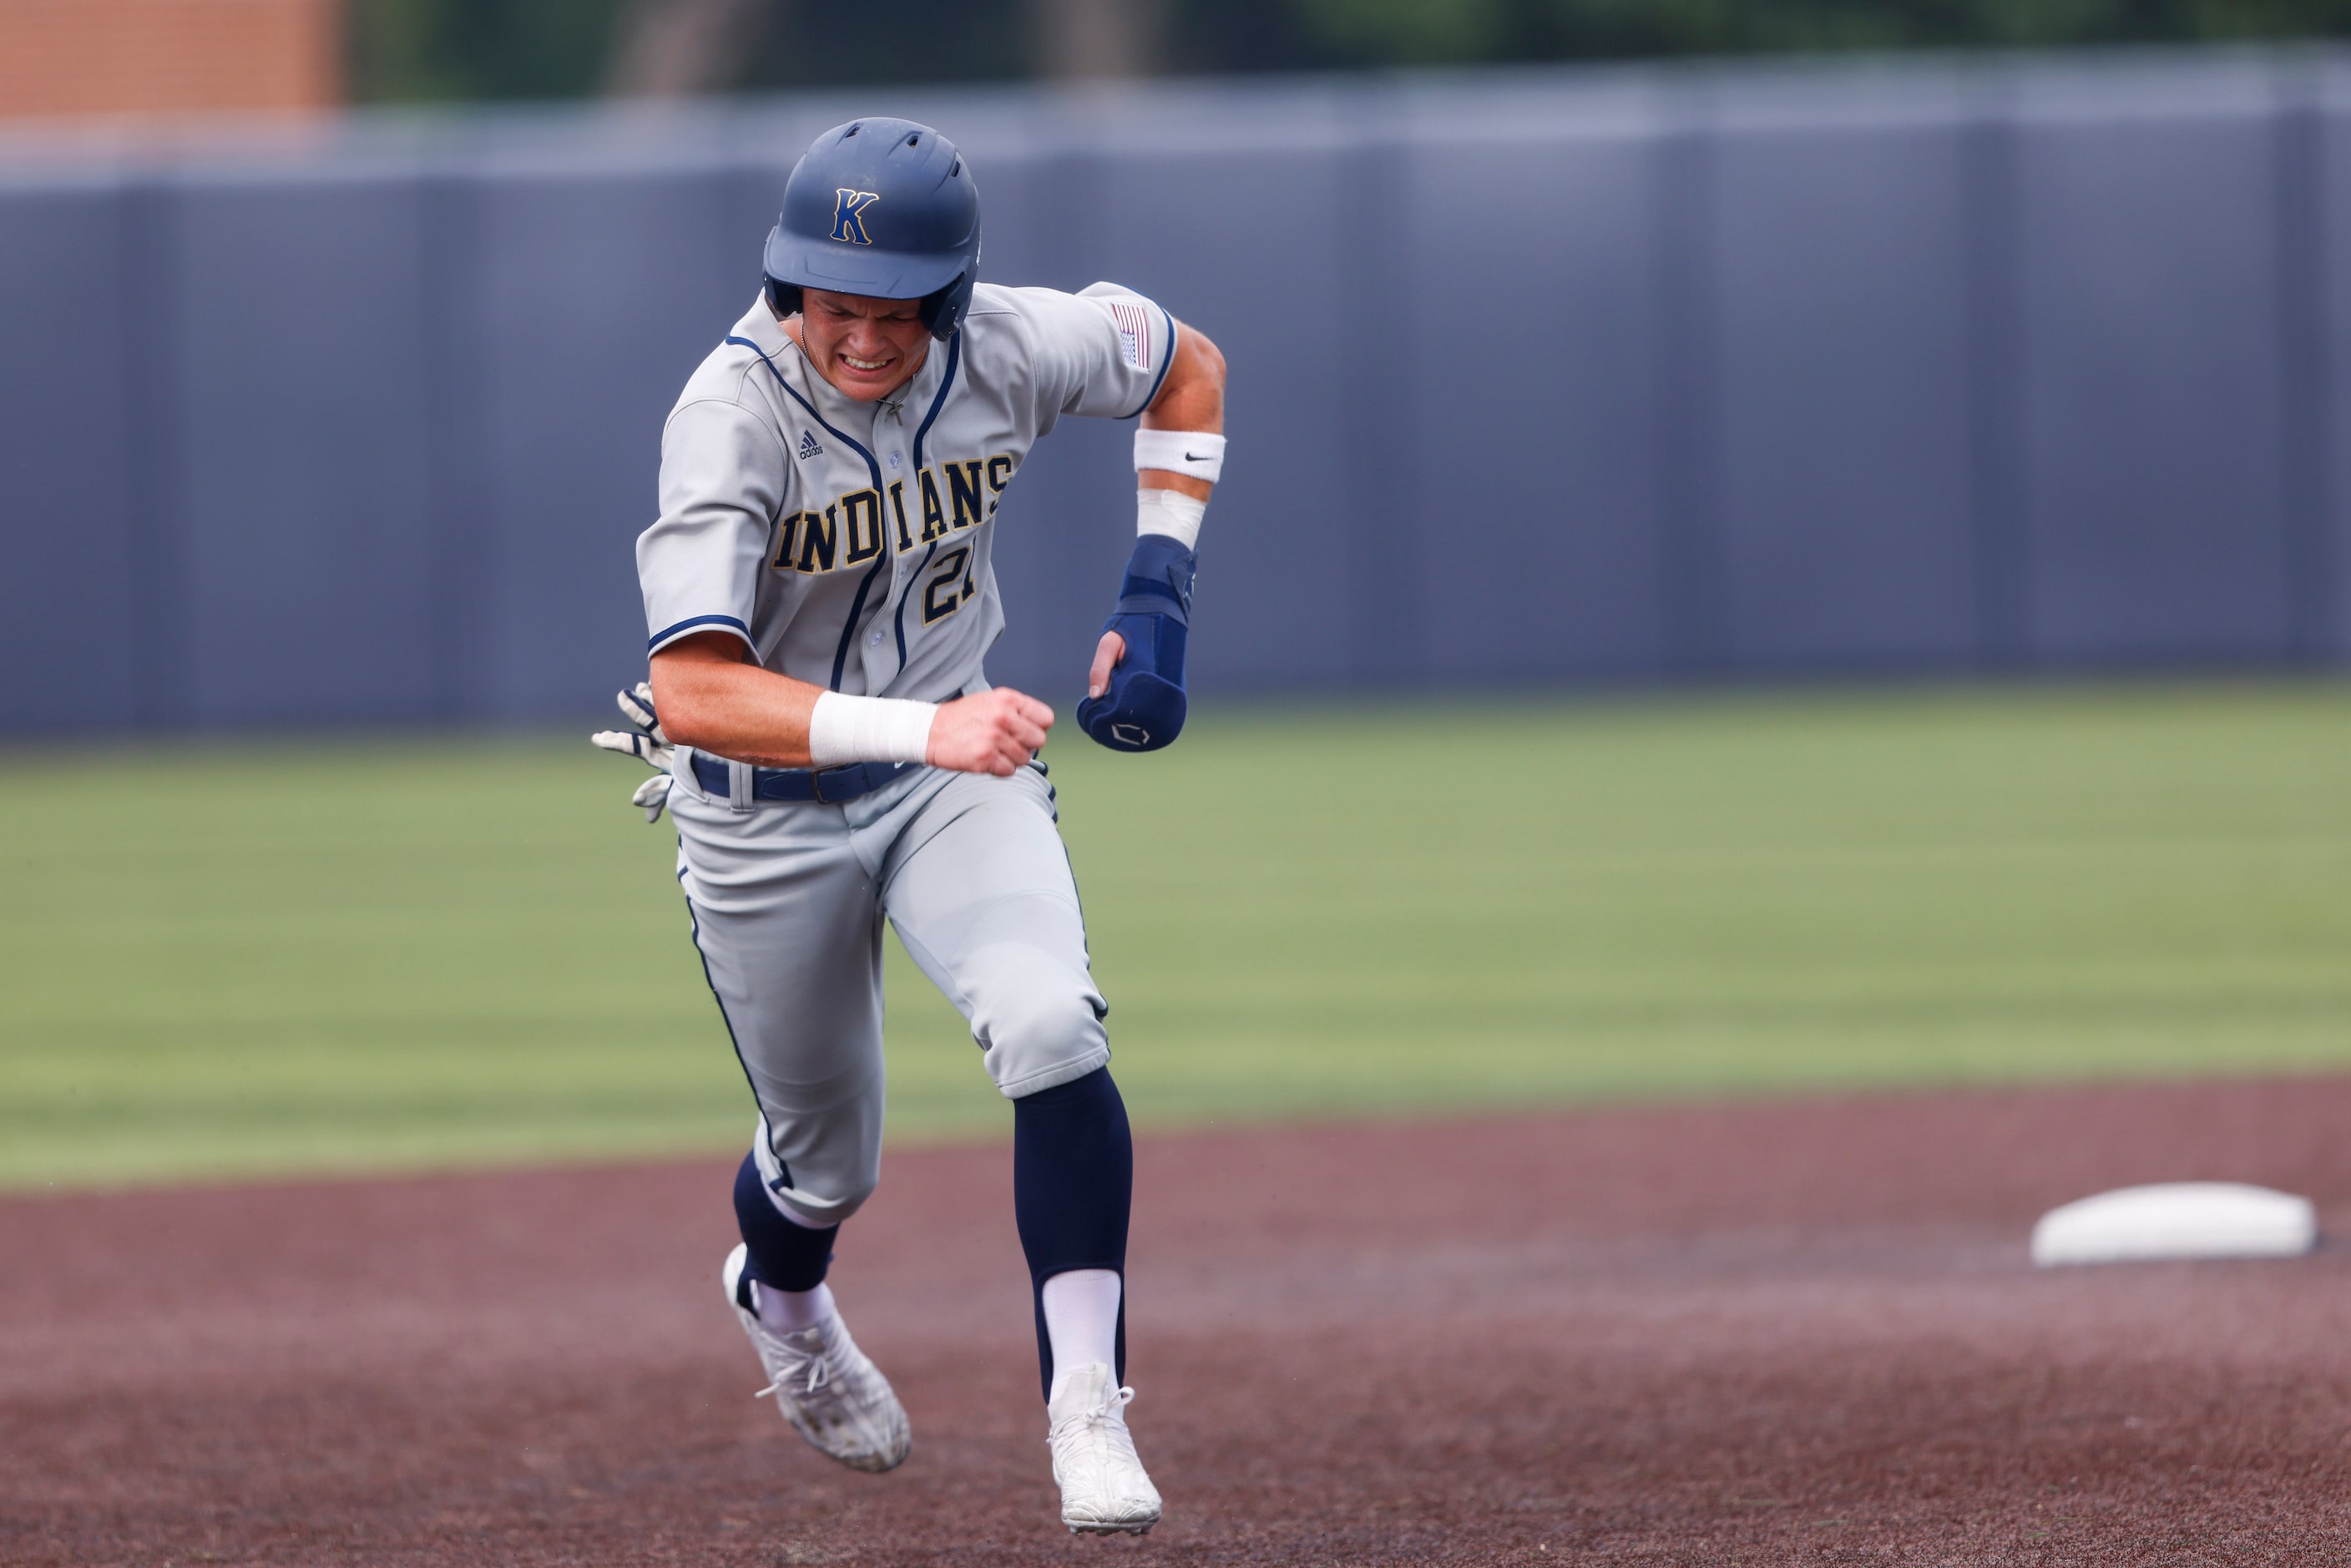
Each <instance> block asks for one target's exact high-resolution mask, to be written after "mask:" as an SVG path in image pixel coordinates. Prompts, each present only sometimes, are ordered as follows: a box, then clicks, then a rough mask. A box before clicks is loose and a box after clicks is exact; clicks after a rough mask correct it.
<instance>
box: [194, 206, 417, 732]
mask: <svg viewBox="0 0 2351 1568" xmlns="http://www.w3.org/2000/svg"><path fill="white" fill-rule="evenodd" d="M171 194H172V200H171V210H170V218H169V225H168V227H169V235H170V240H169V245H170V254H169V261H168V264H167V265H166V267H164V269H163V270H162V273H161V275H160V277H159V278H158V284H159V286H160V287H162V288H164V289H165V290H167V291H168V294H169V297H170V298H169V300H168V303H167V304H166V305H165V307H164V311H165V315H166V318H167V319H169V320H170V322H171V323H172V333H171V338H170V340H169V341H168V343H167V344H165V345H162V349H163V351H162V354H161V356H160V363H159V371H160V373H161V374H162V375H163V376H164V377H165V378H166V382H165V384H166V386H167V387H168V388H169V389H170V394H171V395H170V402H171V404H172V408H171V413H172V418H173V422H174V423H175V425H176V427H177V436H176V446H177V452H176V454H175V455H176V459H177V461H176V463H175V465H174V472H173V475H172V480H171V483H170V491H171V493H170V494H168V495H167V496H166V497H164V501H163V506H164V511H165V515H166V516H168V517H170V519H171V526H172V528H173V530H174V531H175V533H176V535H177V538H176V540H175V541H174V546H173V549H172V557H173V559H174V560H175V563H176V566H177V569H178V574H177V578H176V580H175V582H174V583H173V584H172V591H173V592H174V593H175V595H176V597H177V599H178V601H179V612H178V614H179V620H180V624H181V627H182V638H183V640H182V644H181V650H180V660H181V664H180V667H179V669H178V670H177V671H176V672H175V673H173V674H172V675H171V677H170V678H171V680H172V692H173V697H174V699H175V700H176V701H178V702H180V703H183V704H184V705H185V706H184V712H185V715H186V716H187V717H188V718H189V719H190V720H192V721H193V722H194V723H197V724H204V725H211V724H223V725H252V724H275V723H284V722H289V721H294V722H318V721H333V722H343V721H360V722H375V721H386V720H414V719H421V718H424V717H428V716H431V714H432V711H433V700H432V698H433V692H432V671H433V668H434V646H433V643H434V629H435V622H434V605H433V600H434V590H435V585H436V580H437V577H438V570H439V563H438V562H437V561H436V560H435V559H434V536H433V532H432V530H431V529H430V528H429V527H425V526H422V525H423V520H424V519H425V518H426V517H429V515H430V513H429V501H430V497H431V490H430V486H429V479H428V469H427V466H426V454H427V447H426V442H425V431H426V421H425V405H426V402H427V401H428V398H429V397H430V395H431V389H430V388H429V387H428V385H427V383H426V377H425V371H426V364H427V360H426V356H425V354H424V351H423V338H422V335H421V334H420V333H419V331H418V330H417V323H418V322H419V320H420V319H422V317H423V308H424V295H423V269H422V267H421V265H420V264H421V261H422V257H423V193H422V190H421V187H420V185H419V183H418V182H417V181H416V180H415V179H414V177H413V175H402V174H392V175H387V176H383V177H375V176H372V175H359V176H341V175H339V174H337V173H332V172H330V173H328V174H326V175H324V176H323V177H321V176H317V175H310V174H307V173H306V174H288V175H283V176H271V177H264V178H258V179H251V178H223V179H219V180H212V179H195V180H190V181H187V182H184V183H181V184H179V185H178V186H177V187H176V188H175V189H173V190H172V193H171Z"/></svg>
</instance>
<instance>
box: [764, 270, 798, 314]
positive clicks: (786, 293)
mask: <svg viewBox="0 0 2351 1568" xmlns="http://www.w3.org/2000/svg"><path fill="white" fill-rule="evenodd" d="M799 308H800V286H799V284H797V283H786V282H785V281H784V280H783V279H782V278H780V277H770V278H769V279H768V309H770V310H772V311H774V312H775V313H776V315H777V316H778V318H781V317H785V316H797V315H798V314H799Z"/></svg>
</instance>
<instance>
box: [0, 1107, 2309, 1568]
mask: <svg viewBox="0 0 2351 1568" xmlns="http://www.w3.org/2000/svg"><path fill="white" fill-rule="evenodd" d="M2346 1130H2351V1080H2325V1081H2301V1082H2272V1083H2245V1084H2228V1085H2201V1086H2194V1087H2166V1088H2130V1089H2096V1090H2078V1091H2066V1092H2034V1093H2025V1092H2013V1093H2011V1092H1984V1093H1969V1094H1958V1095H1939V1096H1934V1097H1911V1098H1889V1099H1865V1100H1864V1099H1855V1100H1843V1101H1835V1102H1812V1103H1782V1104H1775V1105H1766V1106H1743V1107H1728V1108H1699V1109H1677V1110H1645V1111H1626V1112H1615V1113H1589V1114H1573V1115H1559V1114H1552V1115H1541V1116H1528V1117H1520V1118H1510V1119H1497V1120H1485V1121H1455V1122H1440V1123H1427V1124H1412V1125H1373V1126H1346V1127H1319V1128H1313V1129H1308V1130H1297V1129H1290V1130H1279V1131H1276V1130H1252V1131H1249V1132H1246V1133H1236V1134H1228V1135H1220V1134H1207V1135H1195V1136H1186V1137H1167V1138H1156V1139H1151V1140H1147V1141H1145V1142H1144V1145H1143V1146H1142V1148H1141V1150H1140V1151H1139V1156H1138V1157H1139V1169H1138V1180H1137V1186H1138V1192H1139V1197H1138V1212H1137V1216H1136V1227H1135V1235H1136V1245H1135V1250H1134V1260H1133V1290H1132V1293H1133V1304H1132V1309H1131V1324H1132V1331H1133V1338H1134V1364H1133V1365H1132V1366H1131V1367H1130V1368H1129V1380H1130V1381H1131V1382H1132V1383H1134V1385H1135V1386H1136V1388H1137V1389H1138V1390H1139V1391H1140V1396H1139V1398H1138V1400H1137V1402H1136V1404H1135V1406H1134V1426H1135V1430H1136V1432H1137V1435H1138V1438H1139V1442H1140V1446H1141V1448H1142V1449H1143V1453H1144V1458H1146V1459H1147V1460H1148V1461H1150V1463H1151V1465H1152V1468H1153V1470H1154V1473H1155V1476H1156V1477H1157V1479H1158V1480H1159V1482H1160V1485H1161V1488H1162V1490H1164V1491H1165V1494H1166V1497H1167V1503H1168V1516H1167V1521H1166V1522H1165V1524H1164V1525H1163V1526H1162V1527H1161V1529H1160V1530H1159V1531H1157V1532H1155V1534H1153V1535H1152V1536H1151V1537H1150V1538H1148V1539H1147V1540H1144V1541H1133V1540H1127V1539H1118V1540H1109V1541H1102V1540H1091V1539H1090V1540H1073V1539H1071V1537H1069V1536H1068V1535H1066V1534H1064V1533H1062V1532H1061V1529H1060V1527H1059V1526H1058V1524H1056V1522H1055V1521H1054V1514H1053V1508H1052V1491H1051V1487H1050V1478H1049V1475H1048V1472H1047V1469H1046V1463H1045V1453H1044V1443H1043V1416H1042V1411H1041V1408H1040V1406H1039V1404H1038V1402H1037V1393H1036V1385H1035V1370H1034V1366H1033V1364H1032V1361H1031V1356H1032V1354H1033V1352H1032V1344H1033V1342H1032V1340H1031V1337H1030V1327H1029V1306H1028V1299H1027V1296H1028V1292H1027V1282H1026V1279H1025V1276H1024V1274H1023V1272H1022V1270H1021V1268H1020V1264H1019V1249H1018V1246H1017V1245H1016V1243H1015V1240H1014V1238H1013V1235H1012V1222H1011V1214H1010V1200H1009V1190H1010V1175H1009V1169H1008V1151H1006V1150H1004V1149H1001V1148H984V1149H957V1150H925V1151H917V1152H909V1153H904V1154H899V1155H893V1157H892V1158H891V1160H890V1162H889V1168H888V1172H887V1176H886V1178H885V1181H884V1184H883V1191H882V1195H881V1197H878V1198H877V1199H876V1200H875V1202H874V1203H873V1205H872V1207H870V1208H869V1209H868V1210H867V1213H866V1215H865V1217H864V1218H861V1219H860V1220H859V1222H858V1223H857V1224H856V1225H855V1226H853V1227H852V1228H851V1230H850V1232H849V1233H847V1235H846V1236H845V1238H844V1242H843V1246H842V1249H841V1260H840V1263H839V1264H838V1266H837V1267H836V1269H835V1270H834V1282H835V1285H836V1288H837V1289H838V1290H839V1291H840V1293H841V1299H842V1301H843V1303H844V1305H845V1307H846V1309H847V1310H848V1312H849V1313H850V1315H851V1321H852V1322H853V1323H854V1324H855V1326H856V1329H857V1332H858V1335H859V1337H860V1339H861V1340H862V1342H863V1343H865V1345H866V1346H867V1348H868V1349H869V1350H871V1351H872V1353H873V1354H874V1355H875V1357H876V1359H877V1360H879V1361H880V1362H881V1363H882V1364H883V1366H884V1367H885V1368H886V1369H887V1370H888V1371H889V1372H890V1374H891V1375H892V1376H893V1379H894V1380H895V1381H896V1383H897V1385H898V1387H899V1389H900V1391H901V1393H902V1394H903V1395H904V1398H905V1402H906V1405H907V1407H908V1409H909V1410H910V1411H911V1412H912V1415H913V1417H914V1434H915V1437H914V1458H912V1459H911V1460H910V1461H909V1462H908V1463H907V1465H906V1466H905V1467H904V1469H901V1470H899V1471H898V1472H896V1473H895V1474H893V1475H889V1476H884V1477H867V1476H860V1475H854V1474H852V1473H850V1472H847V1471H844V1470H841V1469H836V1468H834V1467H832V1466H831V1465H830V1464H829V1463H828V1462H827V1461H825V1460H823V1459H821V1458H819V1457H817V1456H816V1455H815V1454H814V1453H812V1452H811V1451H810V1450H809V1449H807V1448H804V1447H802V1446H801V1445H800V1443H799V1440H798V1439H797V1438H795V1437H791V1436H790V1434H789V1432H787V1431H786V1430H785V1429H784V1427H782V1425H781V1423H779V1422H778V1420H777V1418H776V1416H775V1415H774V1413H773V1412H772V1410H771V1409H770V1408H769V1406H768V1404H767V1403H766V1402H764V1401H760V1402H754V1400H753V1399H752V1397H751V1395H752V1391H753V1390H754V1389H755V1388H757V1387H758V1385H759V1384H760V1383H761V1382H762V1381H763V1379H761V1378H760V1376H759V1375H758V1368H757V1366H756V1364H754V1362H753V1361H752V1358H751V1356H750V1354H749V1352H748V1350H747V1347H746V1346H745V1345H744V1344H743V1343H742V1341H741V1338H740V1336H739V1333H738V1332H737V1329H736V1327H735V1325H734V1323H733V1322H732V1320H731V1318H730V1317H729V1315H728V1314H727V1313H726V1311H725V1309H724V1307H723V1306H722V1304H721V1303H720V1301H719V1299H718V1293H717V1289H716V1283H715V1281H716V1270H717V1266H718V1263H719V1260H720V1259H721V1257H722V1256H723V1254H724V1253H725V1251H726V1249H727V1247H728V1246H729V1245H731V1242H732V1236H731V1223H730V1214H729V1210H728V1207H727V1201H726V1193H727V1189H728V1180H729V1176H730V1174H731V1166H730V1165H729V1164H727V1163H725V1162H721V1163H716V1164H695V1165H683V1166H631V1167H598V1168H592V1169H581V1170H567V1171H553V1172H533V1173H528V1174H521V1175H502V1176H464V1177H440V1178H427V1179H413V1180H400V1181H378V1182H349V1183H321V1184H312V1185H304V1186H260V1187H246V1188H235V1189H217V1188H216V1189H194V1190H179V1191H167V1192H154V1193H140V1194H122V1195H103V1196H74V1197H49V1198H44V1197H30V1198H18V1199H13V1200H9V1201H7V1202H5V1203H0V1260H5V1269H0V1326H4V1327H5V1337H4V1338H0V1561H5V1562H6V1563H12V1564H35V1563H166V1562H169V1563H329V1562H336V1563H418V1564H441V1563H667V1562H681V1563H759V1564H768V1563H918V1562H948V1563H1102V1562H1109V1561H1113V1560H1115V1561H1120V1562H1134V1563H1144V1562H1167V1563H1308V1562H1311V1563H1406V1562H1416V1563H1417V1562H1459V1563H1473V1562H1474V1563H1503V1562H1509V1563H1549V1562H1558V1561H1566V1560H1575V1559H1606V1560H1616V1559H1625V1560H1635V1561H1646V1562H1656V1563H1815V1562H1819V1563H1881V1562H1882V1563H2341V1562H2346V1561H2351V1487H2346V1483H2347V1482H2351V1251H2335V1250H2331V1249H2325V1250H2322V1251H2321V1253H2320V1254H2319V1256H2318V1257H2316V1258H2314V1259H2312V1260H2306V1261H2301V1262H2294V1263H2279V1264H2226V1265H2202V1266H2193V1267H2189V1266H2164V1267H2130V1268H2115V1269H2103V1270H2075V1271H2064V1272H2055V1273H2050V1274H2036V1273H2034V1272H2033V1271H2032V1270H2031V1269H2030V1268H2029V1267H2028V1266H2027V1264H2026V1262H2025V1259H2024V1252H2023V1242H2024V1236H2025V1231H2026V1228H2027V1227H2028V1226H2029V1224H2030V1222H2031V1220H2032V1217H2033V1216H2034V1215H2035V1214H2037V1213H2038V1212H2039V1211H2040V1210H2041V1209H2043V1207H2047V1206H2049V1205H2051V1204H2053V1203H2056V1202H2060V1201H2063V1200H2064V1199H2066V1198H2069V1197H2078V1196H2080V1195H2082V1194H2084V1193H2085V1192H2089V1191H2092V1190H2095V1189H2097V1188H2101V1187H2105V1186H2116V1185H2119V1184H2123V1183H2126V1182H2133V1181H2141V1180H2153V1179H2169V1178H2180V1177H2197V1176H2221V1177H2232V1178H2239V1179H2245V1180H2252V1181H2259V1182H2264V1183H2269V1184H2273V1185H2276V1186H2284V1187H2288V1188H2291V1189H2294V1190H2297V1191H2302V1192H2306V1193H2310V1194H2312V1195H2314V1197H2317V1198H2318V1199H2319V1202H2320V1205H2321V1214H2322V1218H2323V1219H2324V1220H2331V1221H2333V1222H2334V1223H2335V1228H2342V1227H2343V1226H2345V1225H2346V1224H2347V1223H2351V1137H2346V1135H2345V1134H2346Z"/></svg>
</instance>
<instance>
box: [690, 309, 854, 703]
mask: <svg viewBox="0 0 2351 1568" xmlns="http://www.w3.org/2000/svg"><path fill="white" fill-rule="evenodd" d="M726 341H728V342H730V343H740V344H742V345H743V346H744V347H745V348H747V349H748V350H751V351H752V352H753V353H755V354H757V355H758V356H759V362H760V363H761V364H763V365H765V366H767V367H768V374H769V375H771V376H773V377H775V378H776V384H777V385H778V386H779V387H781V388H783V389H784V392H785V395H786V396H788V397H789V398H790V399H791V400H792V401H793V402H796V403H798V404H799V405H800V406H801V407H802V408H804V409H806V410H808V416H809V417H810V419H812V420H814V421H816V422H817V423H819V424H821V425H823V426H824V428H825V430H826V431H827V432H828V433H830V434H832V435H834V436H837V437H839V438H840V439H841V440H842V441H845V442H847V443H848V444H849V449H850V450H851V451H852V452H854V453H856V454H857V455H859V456H860V457H862V458H864V459H865V471H866V472H867V473H868V474H871V475H872V476H873V493H874V494H875V495H877V496H878V495H880V494H882V465H880V464H879V463H876V462H875V461H873V454H872V453H871V452H868V451H867V450H866V449H865V448H864V446H863V445H862V444H860V443H859V441H858V439H857V438H856V437H855V436H853V435H852V434H849V432H847V431H845V430H843V429H841V427H840V426H839V425H836V424H834V423H832V422H831V420H829V419H827V418H825V417H824V415H822V414H820V413H817V411H816V404H814V403H812V402H809V400H808V399H806V398H804V397H802V396H800V394H799V392H797V391H796V390H794V388H793V386H792V383H791V382H788V381H786V380H784V372H783V371H779V370H778V369H776V361H773V360H771V359H769V358H768V350H765V349H763V348H761V347H759V345H758V344H757V343H755V342H753V341H751V340H750V339H748V338H743V337H737V335H736V334H734V333H732V332H729V333H728V334H726ZM885 532H886V530H885ZM889 559H890V552H889V551H888V550H883V552H882V553H881V554H880V555H878V556H876V557H874V558H873V564H872V567H870V568H869V569H867V570H866V573H865V576H864V578H863V580H861V581H860V582H859V583H858V585H857V597H855V598H854V599H852V600H851V601H849V619H848V621H847V622H844V623H843V624H842V625H841V645H840V646H839V647H837V648H835V649H834V650H833V651H832V689H833V690H834V691H839V690H840V689H841V671H842V670H844V669H846V668H847V667H848V665H849V649H850V645H851V644H852V643H855V642H856V641H857V618H858V617H859V616H861V615H862V614H863V613H865V596H866V595H867V594H868V593H870V592H872V590H873V579H874V577H875V576H876V575H877V574H879V573H880V571H881V570H882V569H883V566H885V565H887V564H888V563H889Z"/></svg>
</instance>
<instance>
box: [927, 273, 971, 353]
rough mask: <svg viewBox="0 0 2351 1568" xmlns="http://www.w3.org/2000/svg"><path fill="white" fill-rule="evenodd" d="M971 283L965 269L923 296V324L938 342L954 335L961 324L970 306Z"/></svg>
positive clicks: (969, 275)
mask: <svg viewBox="0 0 2351 1568" xmlns="http://www.w3.org/2000/svg"><path fill="white" fill-rule="evenodd" d="M971 285H972V276H971V274H970V273H969V272H968V271H967V272H963V273H960V274H958V275H957V276H956V280H955V281H954V282H953V283H950V284H948V285H947V286H946V287H945V288H940V289H935V290H933V291H932V292H931V293H928V294H925V296H923V306H922V311H921V314H922V319H923V325H924V326H925V327H928V328H929V329H931V336H932V337H934V338H936V339H937V340H939V341H940V342H942V343H944V342H946V340H948V339H949V338H952V337H954V336H955V335H956V329H957V328H959V327H961V326H962V325H963V317H964V312H965V311H967V310H968V309H970V308H971Z"/></svg>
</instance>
